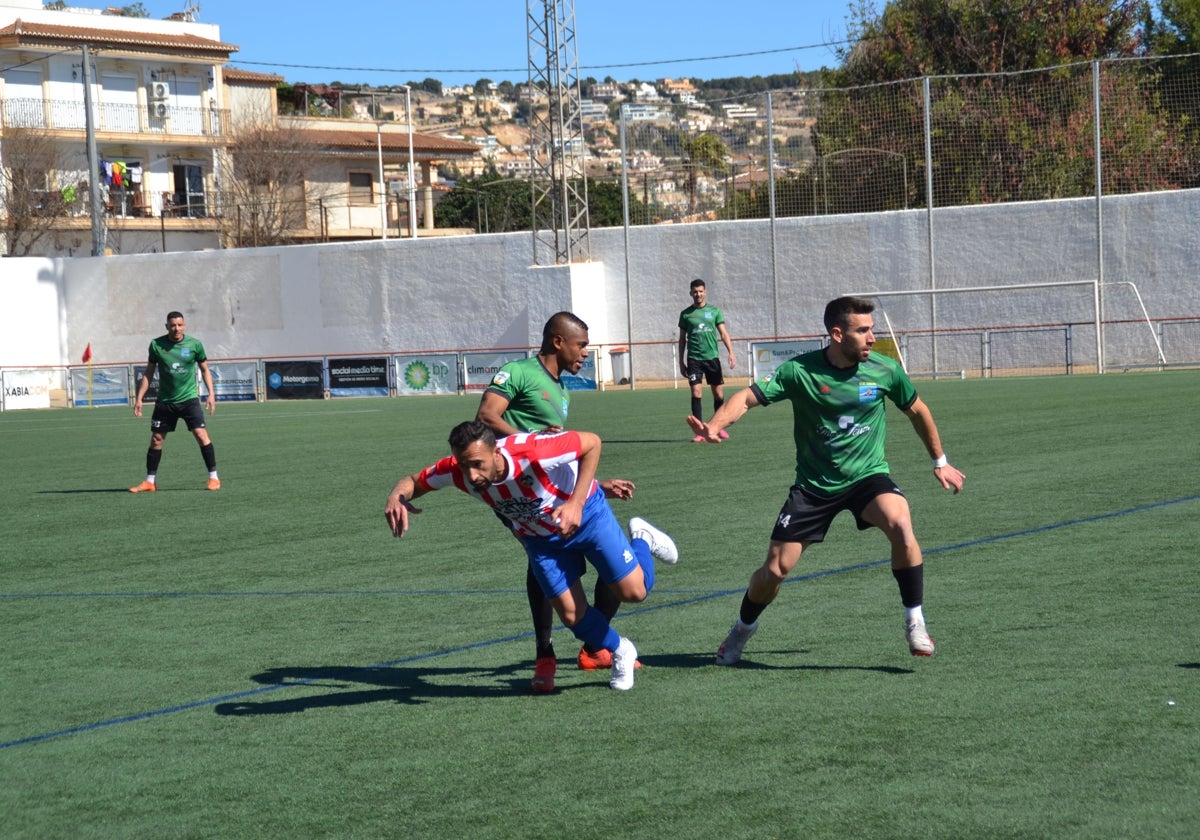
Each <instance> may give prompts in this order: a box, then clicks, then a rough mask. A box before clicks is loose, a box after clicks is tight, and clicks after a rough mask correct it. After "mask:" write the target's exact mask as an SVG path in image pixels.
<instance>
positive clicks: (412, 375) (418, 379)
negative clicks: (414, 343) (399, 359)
mask: <svg viewBox="0 0 1200 840" xmlns="http://www.w3.org/2000/svg"><path fill="white" fill-rule="evenodd" d="M404 381H405V382H407V383H408V387H410V388H412V389H414V390H417V391H420V390H422V389H424V388H426V387H428V386H429V368H428V367H426V366H425V363H424V362H413V363H412V364H410V365H409V366H408V367H406V368H405V369H404Z"/></svg>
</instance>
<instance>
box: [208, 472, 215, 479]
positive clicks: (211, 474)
mask: <svg viewBox="0 0 1200 840" xmlns="http://www.w3.org/2000/svg"><path fill="white" fill-rule="evenodd" d="M208 477H209V478H216V477H217V471H216V470H210V471H209V473H208Z"/></svg>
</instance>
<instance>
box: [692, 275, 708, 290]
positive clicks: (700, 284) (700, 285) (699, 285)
mask: <svg viewBox="0 0 1200 840" xmlns="http://www.w3.org/2000/svg"><path fill="white" fill-rule="evenodd" d="M707 288H708V286H706V285H705V283H704V281H703V280H701V279H700V278H699V277H697V278H696V279H695V280H693V281H692V284H691V285H690V286H688V289H707Z"/></svg>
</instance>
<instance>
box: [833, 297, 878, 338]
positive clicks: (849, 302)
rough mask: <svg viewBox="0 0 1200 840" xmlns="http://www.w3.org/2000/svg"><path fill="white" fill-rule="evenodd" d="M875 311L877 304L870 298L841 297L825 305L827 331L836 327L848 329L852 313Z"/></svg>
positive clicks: (859, 313)
mask: <svg viewBox="0 0 1200 840" xmlns="http://www.w3.org/2000/svg"><path fill="white" fill-rule="evenodd" d="M874 311H875V304H874V303H872V302H871V301H869V300H864V299H863V298H857V297H840V298H836V299H834V300H831V301H829V303H828V304H826V305H825V331H826V332H833V328H834V327H841V328H842V329H846V327H848V326H850V316H851V315H870V314H871V313H872V312H874Z"/></svg>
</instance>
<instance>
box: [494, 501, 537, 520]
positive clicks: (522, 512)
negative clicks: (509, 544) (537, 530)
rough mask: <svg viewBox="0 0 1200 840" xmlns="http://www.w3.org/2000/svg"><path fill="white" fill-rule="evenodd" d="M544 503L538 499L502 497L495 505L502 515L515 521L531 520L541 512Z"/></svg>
mask: <svg viewBox="0 0 1200 840" xmlns="http://www.w3.org/2000/svg"><path fill="white" fill-rule="evenodd" d="M541 506H542V503H541V502H540V501H539V500H538V499H525V498H520V499H517V498H512V499H501V500H499V501H498V502H496V504H495V505H493V507H495V509H496V510H497V511H498V512H499V513H500V515H501V516H505V517H508V518H509V519H511V520H513V521H514V522H531V521H533V520H534V519H536V518H537V517H538V515H539V514H540V513H541Z"/></svg>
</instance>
